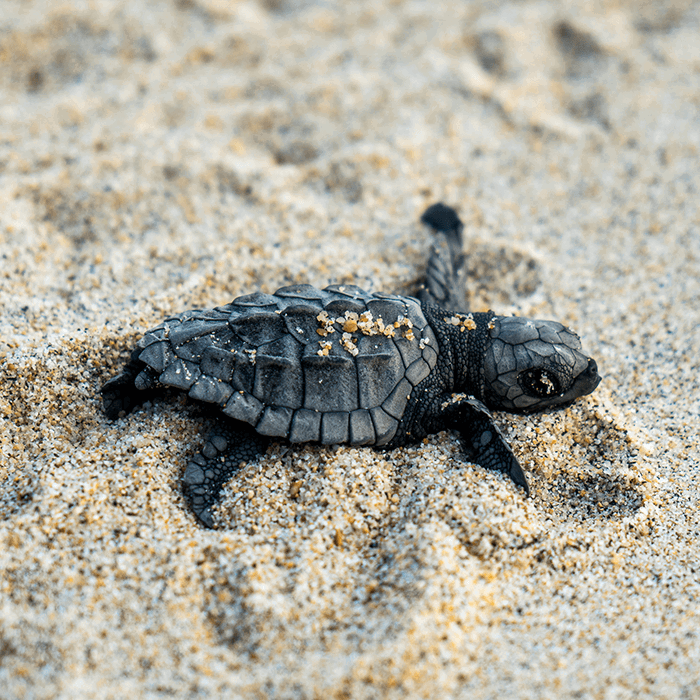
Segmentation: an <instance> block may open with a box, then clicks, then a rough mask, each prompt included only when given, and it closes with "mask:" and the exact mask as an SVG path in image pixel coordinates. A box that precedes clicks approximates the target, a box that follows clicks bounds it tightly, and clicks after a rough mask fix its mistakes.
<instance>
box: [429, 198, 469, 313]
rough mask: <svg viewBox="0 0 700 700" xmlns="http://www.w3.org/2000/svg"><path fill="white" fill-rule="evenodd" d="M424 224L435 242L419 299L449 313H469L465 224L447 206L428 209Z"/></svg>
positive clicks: (438, 205)
mask: <svg viewBox="0 0 700 700" xmlns="http://www.w3.org/2000/svg"><path fill="white" fill-rule="evenodd" d="M421 221H422V222H423V223H424V224H427V225H428V226H430V227H431V228H432V229H433V230H434V233H435V239H434V241H433V245H432V247H431V250H430V258H429V259H428V266H427V269H426V271H425V280H424V281H423V282H422V283H421V289H420V292H419V293H418V296H419V298H420V300H421V301H429V302H431V303H433V304H437V305H438V306H440V307H441V308H443V309H447V310H448V311H466V309H467V299H466V293H465V276H466V273H465V270H464V260H465V259H464V255H463V253H462V230H463V229H464V225H463V224H462V222H461V221H460V219H459V216H457V212H456V211H455V210H454V209H452V207H448V206H446V205H444V204H433V205H432V206H430V207H428V208H427V209H426V210H425V212H423V216H421Z"/></svg>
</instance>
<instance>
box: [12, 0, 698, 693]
mask: <svg viewBox="0 0 700 700" xmlns="http://www.w3.org/2000/svg"><path fill="white" fill-rule="evenodd" d="M2 16H3V21H2V23H1V26H0V97H1V99H0V255H1V257H0V272H1V274H0V306H1V307H2V310H3V313H2V315H0V386H1V387H2V391H1V392H0V572H1V573H0V688H2V691H0V696H2V697H3V698H4V697H7V698H12V699H14V698H62V697H71V698H73V697H76V698H97V697H99V698H123V697H127V696H133V697H143V698H160V697H166V696H176V697H211V696H217V697H218V696H227V697H228V696H231V697H233V696H235V697H275V698H312V697H333V698H348V697H351V698H376V697H383V698H405V697H409V698H423V697H454V698H470V699H471V698H495V697H499V698H500V697H518V698H574V697H593V698H606V699H608V698H615V699H624V698H637V697H658V698H669V697H695V696H698V695H699V694H700V645H698V638H697V635H698V632H697V630H698V628H699V627H700V613H699V612H698V610H699V607H698V600H699V598H700V584H699V582H698V581H699V576H700V573H699V571H698V563H697V562H698V561H700V551H699V547H698V541H700V521H699V518H698V511H697V502H698V495H699V494H698V486H697V483H698V448H697V425H698V420H699V419H700V399H699V398H698V397H699V396H700V387H699V386H698V383H699V381H698V376H699V367H698V357H700V336H699V335H698V328H700V305H699V304H698V300H699V299H700V264H699V263H698V261H699V260H700V231H699V230H698V225H699V222H700V212H699V211H698V201H699V200H698V196H697V193H698V190H699V189H700V169H699V168H698V149H699V148H700V126H699V125H700V121H699V120H698V118H697V108H698V95H700V51H699V50H698V49H697V46H698V45H699V44H698V42H697V40H696V39H697V32H698V29H699V28H700V14H699V12H698V7H697V5H695V4H693V3H690V2H686V1H685V0H678V1H676V0H673V1H670V0H669V2H658V3H651V4H648V5H637V4H633V3H624V2H623V3H613V4H610V3H603V4H600V5H598V6H596V8H591V6H590V4H589V3H583V2H579V3H573V4H569V5H567V6H566V7H563V6H561V5H560V4H558V3H547V2H544V3H543V2H536V3H534V2H533V3H530V2H525V3H523V2H518V3H512V2H506V3H505V4H501V5H499V6H498V7H497V8H495V7H494V6H493V4H492V3H485V2H473V3H466V4H463V5H461V6H457V5H455V3H447V2H430V3H427V2H420V1H419V2H393V1H392V2H389V1H387V2H371V3H370V2H355V3H350V4H347V3H345V4H343V3H335V4H333V3H331V4H328V3H326V4H316V3H293V2H284V1H283V2H263V1H262V0H261V1H260V2H255V1H253V0H251V1H249V2H241V3H222V2H218V1H217V0H196V1H195V2H166V1H163V2H155V3H153V2H151V3H146V2H143V1H142V0H133V1H131V2H127V3H117V2H113V1H112V0H101V1H100V2H97V3H93V4H91V5H90V6H89V7H88V6H85V7H83V6H78V5H76V6H70V7H69V6H67V5H66V6H64V5H60V6H59V5H55V4H53V3H48V2H41V1H39V0H33V1H30V2H21V3H20V2H16V1H15V0H6V2H5V3H4V5H3V12H2ZM435 201H444V202H446V203H448V204H451V205H455V206H457V207H458V209H459V211H460V215H461V217H462V219H463V220H464V222H465V235H466V241H465V250H466V252H467V253H468V259H467V268H468V271H469V282H468V289H467V294H468V297H469V300H470V305H471V308H470V309H469V310H471V311H484V310H486V309H488V308H494V309H495V310H496V311H497V312H498V313H501V314H512V313H515V314H521V315H528V316H534V317H539V318H548V317H549V318H555V319H557V320H560V321H562V322H564V323H566V324H569V325H571V326H572V327H573V328H575V329H576V330H577V331H578V332H579V333H580V335H581V336H582V338H583V341H584V346H585V347H586V348H587V349H588V350H589V352H590V353H591V354H592V355H593V356H594V357H595V358H596V360H597V361H598V364H599V365H600V367H601V371H602V373H603V375H604V377H605V379H604V382H603V384H602V385H601V386H600V387H599V389H598V390H597V391H596V392H595V393H594V394H593V395H592V396H590V397H588V398H586V399H584V400H582V401H579V402H578V403H577V404H575V405H574V406H573V407H571V408H570V409H567V410H565V411H562V412H558V413H549V414H544V415H538V416H529V417H517V416H506V415H503V414H501V415H498V416H497V421H498V423H499V426H500V427H501V429H502V430H503V431H504V432H505V433H506V434H507V435H508V437H509V439H510V440H511V441H512V443H513V446H514V450H515V451H516V453H517V455H518V457H519V459H520V461H521V463H522V464H523V466H524V467H525V469H526V471H527V472H528V474H529V479H530V482H531V486H532V497H531V498H529V499H524V498H523V495H522V493H521V492H520V491H518V490H517V489H516V488H515V487H514V486H513V485H512V484H511V483H509V482H508V481H507V480H506V479H505V478H504V477H502V476H500V475H496V474H490V473H486V472H485V471H484V470H482V469H480V468H478V467H475V466H474V465H472V464H469V463H468V462H467V461H466V459H465V458H464V457H463V456H462V455H461V453H460V450H459V444H458V441H457V439H456V437H455V435H453V434H450V433H441V434H439V435H436V436H433V437H431V438H430V439H429V440H427V441H425V442H424V443H423V444H420V445H416V446H412V447H407V448H405V449H400V450H396V451H394V452H391V453H382V452H374V451H372V450H369V449H354V448H347V447H338V448H325V447H319V446H306V447H303V446H294V447H290V446H289V445H283V444H279V445H276V446H274V447H273V448H272V449H271V450H270V452H269V454H268V455H267V457H266V459H265V460H264V462H262V463H261V464H259V465H249V466H247V467H245V468H243V469H242V470H241V471H240V473H239V474H238V475H237V476H236V477H235V478H233V479H232V480H231V481H230V482H229V484H227V486H226V489H225V493H224V497H223V498H222V502H221V504H220V506H219V508H218V509H217V511H216V514H215V518H216V522H217V523H218V525H219V529H217V530H215V531H205V530H203V529H201V528H200V527H199V526H198V525H197V524H196V522H195V521H194V519H193V517H192V515H191V514H190V513H189V511H188V510H187V508H186V506H185V503H184V501H183V497H182V492H181V486H180V480H181V476H182V472H183V470H184V467H185V464H186V463H187V460H188V458H189V457H190V456H191V455H192V454H193V452H194V451H195V450H197V449H199V448H200V447H201V445H202V443H203V433H204V432H205V431H206V429H207V427H208V425H209V420H210V419H209V418H208V417H207V416H206V415H205V414H203V413H202V412H201V411H200V410H199V408H198V407H197V406H194V405H193V404H191V403H189V404H188V403H187V402H185V401H184V400H183V399H182V397H178V396H177V395H175V394H172V395H167V396H165V397H163V398H162V399H159V400H156V401H153V402H152V403H147V404H145V405H144V406H143V407H142V408H141V409H140V410H139V411H137V412H135V413H133V414H132V415H130V416H129V417H127V418H125V419H121V420H118V421H115V422H113V423H108V422H107V421H106V420H105V419H104V416H103V414H102V411H101V406H100V402H99V400H98V390H99V387H100V385H101V384H102V383H103V382H104V381H105V380H106V379H108V378H109V377H111V376H113V374H114V373H115V372H116V371H117V370H118V368H119V366H120V364H121V363H122V362H124V361H125V360H126V359H127V358H128V355H129V350H130V348H131V346H133V344H134V342H135V341H136V339H137V338H138V337H139V334H140V333H141V332H142V331H144V330H145V329H147V328H149V327H152V326H154V325H156V324H157V323H159V322H160V321H161V320H162V318H164V317H165V316H167V315H169V314H172V313H175V312H179V311H182V310H184V309H187V308H195V307H204V308H206V307H211V306H216V305H220V304H223V303H226V302H228V301H229V300H230V299H232V298H233V297H235V296H238V295H240V294H243V293H247V292H250V291H253V290H255V289H262V290H263V291H273V290H274V289H276V288H277V287H279V286H282V285H285V284H290V283H297V282H310V283H312V284H316V285H326V284H328V283H330V282H336V283H353V284H358V285H360V286H362V287H364V288H367V289H370V290H387V291H393V290H397V291H402V292H405V291H410V290H411V289H412V287H413V286H414V285H415V283H416V281H417V280H418V279H419V278H420V276H421V274H422V271H423V269H424V267H423V266H424V265H425V260H426V255H427V251H428V246H429V236H428V234H427V232H426V231H425V230H424V229H423V228H422V227H421V226H420V225H419V224H418V219H419V216H420V214H421V213H422V211H423V210H424V208H425V207H426V206H427V205H428V204H431V203H433V202H435ZM465 311H468V310H466V309H465Z"/></svg>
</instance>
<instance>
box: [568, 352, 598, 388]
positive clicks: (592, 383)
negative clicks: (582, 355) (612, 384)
mask: <svg viewBox="0 0 700 700" xmlns="http://www.w3.org/2000/svg"><path fill="white" fill-rule="evenodd" d="M602 379H603V378H602V377H601V376H600V375H599V374H598V365H597V364H596V361H595V360H594V359H593V358H592V357H589V358H588V367H586V369H584V370H583V372H581V374H579V375H578V377H576V379H575V381H574V389H576V390H577V391H578V392H580V393H579V394H578V395H579V396H585V395H586V394H590V393H591V392H592V391H594V390H595V388H596V387H597V386H598V384H600V382H601V381H602Z"/></svg>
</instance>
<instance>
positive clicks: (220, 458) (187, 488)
mask: <svg viewBox="0 0 700 700" xmlns="http://www.w3.org/2000/svg"><path fill="white" fill-rule="evenodd" d="M268 444H269V440H268V439H267V438H265V437H263V436H261V435H258V434H257V433H256V432H255V430H253V429H252V428H248V427H247V426H245V425H244V424H243V423H234V422H233V421H231V420H228V419H226V418H220V419H218V420H217V422H216V425H215V426H214V428H213V429H212V431H211V432H210V433H209V435H208V436H207V441H206V442H205V444H204V447H203V448H202V451H201V452H200V453H199V454H197V455H195V456H194V457H193V458H192V460H191V461H190V463H189V464H188V465H187V468H186V469H185V475H184V478H183V486H184V492H185V498H186V500H187V502H188V504H189V506H190V508H192V512H193V513H194V514H195V515H196V516H197V519H198V520H199V521H200V522H201V523H202V525H204V526H206V527H209V528H211V527H214V521H213V518H212V508H213V506H214V505H215V504H216V502H217V501H218V500H219V494H220V493H221V489H222V488H223V486H224V484H225V483H226V482H227V481H228V480H229V479H230V478H231V475H232V474H233V473H234V472H235V471H236V470H237V469H238V468H239V467H240V466H241V464H242V463H244V462H252V461H254V460H256V459H257V458H258V457H261V456H262V455H264V454H265V452H266V450H267V446H268Z"/></svg>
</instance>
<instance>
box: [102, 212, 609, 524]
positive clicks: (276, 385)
mask: <svg viewBox="0 0 700 700" xmlns="http://www.w3.org/2000/svg"><path fill="white" fill-rule="evenodd" d="M422 221H423V222H424V223H426V224H428V225H429V226H430V227H431V228H432V229H433V232H434V234H435V239H434V242H433V245H432V251H431V255H430V258H429V261H428V265H427V271H426V276H425V279H424V281H423V283H422V285H421V287H420V291H419V293H418V296H417V297H410V296H399V295H396V294H382V293H369V292H366V291H363V290H362V289H360V288H359V287H355V286H353V285H331V286H330V287H326V288H325V289H316V288H315V287H312V286H310V285H306V284H297V285H293V286H289V287H282V289H278V290H277V291H276V292H275V293H274V294H265V293H262V292H255V293H253V294H249V295H246V296H242V297H238V298H237V299H234V300H233V301H232V302H231V303H230V304H226V305H225V306H219V307H217V308H215V309H211V310H193V311H186V312H184V313H181V314H178V315H176V316H171V317H170V318H167V319H165V321H163V323H161V324H160V325H159V326H157V327H156V328H154V329H153V330H150V331H148V332H147V333H146V334H145V335H144V336H143V337H142V338H141V340H139V341H138V343H137V344H136V348H135V349H134V351H133V352H132V354H131V360H130V361H129V362H128V364H127V365H126V366H125V367H124V369H123V371H122V372H121V374H119V375H117V376H116V377H114V378H113V379H111V380H110V381H108V382H107V383H106V384H105V385H104V386H103V387H102V390H101V391H102V397H103V400H104V410H105V413H106V415H107V417H108V418H109V419H116V418H118V417H120V416H123V415H125V414H127V413H129V411H131V410H132V409H133V408H134V407H136V406H138V405H139V404H141V403H143V402H144V401H145V400H147V399H149V398H151V396H152V395H153V391H154V390H156V389H158V388H161V387H172V388H175V389H180V390H182V391H184V392H187V394H188V395H189V396H190V397H191V398H192V399H195V400H197V401H200V402H206V403H208V404H213V405H215V406H217V407H218V408H219V411H218V412H217V414H216V415H217V420H216V423H215V424H214V427H213V429H212V431H211V433H210V434H209V435H208V437H207V439H206V442H205V444H204V447H203V449H202V451H201V452H200V453H199V454H197V455H195V456H194V457H193V458H192V459H191V461H190V462H189V464H188V465H187V467H186V469H185V473H184V478H183V480H184V493H185V496H186V499H187V502H188V503H189V505H190V507H191V508H192V511H193V512H194V514H195V515H196V517H197V518H198V519H199V521H200V522H201V523H202V524H203V525H205V526H207V527H212V526H213V508H214V506H215V505H216V503H217V500H218V498H219V494H220V491H221V489H222V487H223V486H224V484H225V483H226V482H227V480H228V479H229V478H230V477H231V476H232V475H233V473H234V472H235V471H236V470H237V469H239V467H240V466H241V465H242V464H243V463H248V464H250V463H252V462H254V461H255V460H257V459H260V458H262V457H263V456H264V454H265V451H266V449H267V446H268V443H269V442H270V441H271V440H274V439H286V440H288V441H289V442H293V443H302V442H317V443H321V444H324V445H333V444H339V443H344V444H349V445H369V446H372V447H375V448H384V449H391V448H393V447H397V446H399V445H404V444H407V443H411V442H417V441H419V440H422V439H423V438H424V437H426V436H427V435H430V434H432V433H436V432H439V431H441V430H456V431H457V432H458V433H459V435H460V437H461V441H462V446H463V448H464V450H465V452H466V453H467V455H468V456H469V457H470V458H471V459H472V460H473V461H474V462H475V463H476V464H479V465H481V466H482V467H485V468H487V469H493V470H496V471H500V472H504V473H505V474H507V475H509V476H510V478H511V479H512V480H513V481H514V482H515V484H517V485H518V486H520V487H521V488H522V489H524V491H525V492H526V493H527V492H528V484H527V480H526V478H525V474H524V473H523V471H522V469H521V467H520V465H519V464H518V461H517V459H516V458H515V456H514V454H513V452H512V450H511V448H510V446H509V445H508V443H507V442H506V440H505V438H504V436H503V435H502V434H501V432H500V431H499V429H498V428H497V427H496V425H495V424H494V423H493V421H492V418H491V414H490V413H489V411H490V410H494V411H509V412H511V413H530V412H533V411H541V410H543V409H546V408H550V407H553V406H565V405H567V404H569V403H571V402H572V401H573V400H574V399H576V398H578V397H580V396H584V395H586V394H589V393H590V392H592V391H593V390H594V389H595V388H596V386H598V383H599V382H600V377H599V376H598V370H597V367H596V363H595V361H594V360H592V359H591V358H590V357H588V356H587V355H586V354H585V353H583V352H582V351H581V342H580V340H579V338H578V336H577V335H576V334H575V333H574V332H573V331H571V330H569V329H568V328H566V327H565V326H563V325H562V324H561V323H556V322H554V321H541V320H531V319H526V318H520V317H504V316H497V315H496V314H495V313H493V312H492V311H488V312H485V313H476V312H474V313H468V312H466V310H465V300H464V288H465V285H464V280H463V273H464V256H463V255H462V222H461V221H460V220H459V218H458V216H457V214H456V212H455V211H454V210H453V209H451V208H450V207H447V206H445V205H443V204H435V205H433V206H431V207H429V208H428V209H427V210H426V211H425V213H424V214H423V216H422Z"/></svg>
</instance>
